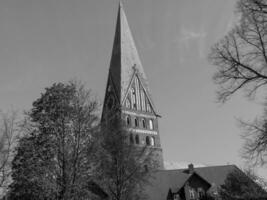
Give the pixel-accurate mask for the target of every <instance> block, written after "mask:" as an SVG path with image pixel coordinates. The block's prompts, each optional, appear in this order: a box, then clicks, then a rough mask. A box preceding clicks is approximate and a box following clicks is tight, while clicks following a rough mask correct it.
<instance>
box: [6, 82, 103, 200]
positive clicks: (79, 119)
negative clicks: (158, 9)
mask: <svg viewBox="0 0 267 200" xmlns="http://www.w3.org/2000/svg"><path fill="white" fill-rule="evenodd" d="M97 109H98V103H97V102H96V101H95V100H93V99H92V97H91V93H90V91H87V90H86V89H85V88H84V87H83V86H82V85H81V84H78V83H74V82H70V83H68V84H63V83H57V84H53V85H52V87H50V88H46V90H45V93H43V94H42V95H41V97H40V98H39V99H37V100H36V101H34V102H33V107H32V109H31V110H30V111H29V112H28V113H27V114H26V120H25V123H24V125H23V133H24V135H23V137H21V138H20V140H19V143H18V147H17V149H16V150H17V153H16V155H15V158H14V160H13V162H12V178H13V183H12V184H11V186H10V194H9V198H10V199H14V200H16V199H20V200H23V199H25V200H26V199H27V200H31V199H40V200H42V199H44V200H49V199H58V200H63V199H64V200H67V199H68V200H69V199H73V200H74V199H79V200H80V199H88V198H91V197H92V196H91V195H92V194H91V192H90V191H89V189H88V183H89V180H91V179H92V175H93V168H94V162H93V161H94V159H95V156H94V151H95V149H96V148H95V146H94V144H95V142H94V141H93V134H94V133H95V131H96V124H97V120H98V118H97V116H96V112H97Z"/></svg>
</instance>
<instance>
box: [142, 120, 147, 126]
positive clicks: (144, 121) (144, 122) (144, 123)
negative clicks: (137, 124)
mask: <svg viewBox="0 0 267 200" xmlns="http://www.w3.org/2000/svg"><path fill="white" fill-rule="evenodd" d="M142 124H143V128H146V120H145V119H142Z"/></svg>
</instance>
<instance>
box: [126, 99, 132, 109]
mask: <svg viewBox="0 0 267 200" xmlns="http://www.w3.org/2000/svg"><path fill="white" fill-rule="evenodd" d="M125 105H126V108H131V102H130V100H129V99H128V98H127V99H126V102H125Z"/></svg>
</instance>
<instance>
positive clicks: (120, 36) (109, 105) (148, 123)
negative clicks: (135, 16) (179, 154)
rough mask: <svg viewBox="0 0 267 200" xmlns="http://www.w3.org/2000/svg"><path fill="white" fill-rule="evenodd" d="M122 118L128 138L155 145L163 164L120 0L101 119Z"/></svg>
mask: <svg viewBox="0 0 267 200" xmlns="http://www.w3.org/2000/svg"><path fill="white" fill-rule="evenodd" d="M114 118H115V119H120V120H122V121H124V122H125V123H124V124H125V125H126V127H127V129H128V130H129V131H128V133H126V134H129V139H130V140H129V141H130V142H132V143H134V144H136V145H138V146H144V145H147V146H151V147H153V149H156V151H155V153H154V155H153V157H154V158H155V159H156V160H157V161H158V163H159V168H163V157H162V149H161V144H160V137H159V130H158V114H157V112H156V109H155V106H154V104H153V102H152V98H151V95H150V92H149V87H148V81H147V77H146V75H145V72H144V69H143V66H142V63H141V61H140V58H139V55H138V52H137V49H136V46H135V43H134V39H133V36H132V33H131V30H130V27H129V24H128V21H127V18H126V15H125V12H124V9H123V5H122V3H121V1H120V3H119V10H118V16H117V24H116V30H115V37H114V43H113V50H112V55H111V61H110V67H109V75H108V81H107V87H106V94H105V100H104V105H103V111H102V122H106V123H107V124H110V125H114V124H113V120H112V119H114Z"/></svg>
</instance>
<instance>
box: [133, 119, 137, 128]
mask: <svg viewBox="0 0 267 200" xmlns="http://www.w3.org/2000/svg"><path fill="white" fill-rule="evenodd" d="M134 125H135V127H138V119H137V118H135V119H134Z"/></svg>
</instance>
